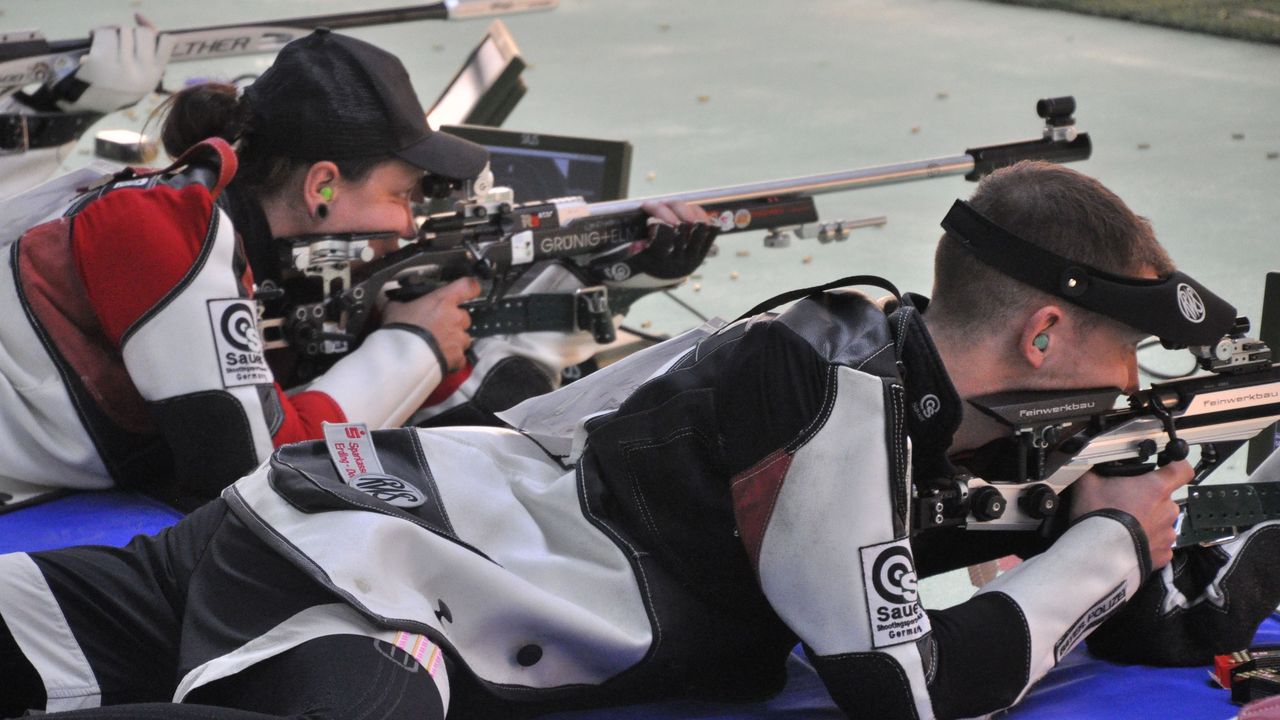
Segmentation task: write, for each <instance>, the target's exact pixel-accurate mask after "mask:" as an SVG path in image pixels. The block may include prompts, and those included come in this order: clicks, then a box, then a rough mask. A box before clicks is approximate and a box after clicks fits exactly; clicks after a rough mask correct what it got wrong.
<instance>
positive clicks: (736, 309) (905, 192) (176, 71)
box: [0, 0, 1280, 367]
mask: <svg viewBox="0 0 1280 720" xmlns="http://www.w3.org/2000/svg"><path fill="white" fill-rule="evenodd" d="M395 4H405V3H395V2H394V0H381V2H375V1H374V0H370V2H369V3H368V4H367V5H365V7H380V6H387V5H395ZM361 5H363V4H362V3H356V2H354V1H353V0H346V1H340V0H305V2H304V1H302V0H287V1H285V0H276V1H275V2H262V1H260V0H252V1H250V0H223V1H222V2H219V3H202V2H194V1H192V0H131V1H130V0H94V1H93V2H88V1H87V0H5V1H3V2H0V11H3V14H2V15H0V31H4V30H16V29H26V28H34V27H38V28H40V29H42V30H44V31H45V33H46V35H48V36H49V37H51V38H56V39H64V38H70V37H77V36H82V35H84V34H85V33H86V32H87V31H88V29H89V28H90V27H92V26H93V25H95V24H101V23H110V22H122V21H125V20H127V18H128V17H129V16H130V15H131V13H133V12H135V11H140V12H143V13H145V14H146V15H148V16H149V17H150V18H151V19H152V20H153V21H154V22H155V24H156V25H157V26H159V27H161V28H182V27H191V26H198V25H206V24H221V23H228V22H233V21H242V20H249V19H258V20H264V19H270V18H281V17H293V16H298V15H304V14H312V13H325V12H339V11H344V10H351V9H355V8H357V7H359V6H361ZM507 24H508V26H509V27H510V29H511V32H512V34H513V35H514V36H515V38H516V40H517V41H518V43H519V44H520V46H521V48H522V50H523V52H524V56H525V57H526V58H527V60H528V61H529V62H530V64H531V68H530V69H529V70H528V71H527V72H526V75H525V78H526V81H527V83H528V85H529V93H528V95H527V96H526V97H525V99H524V100H523V101H522V103H521V104H520V106H519V107H518V108H517V109H516V111H515V112H514V114H513V115H512V116H511V118H510V119H509V120H508V122H507V123H506V126H507V127H508V128H511V129H517V130H529V131H540V132H555V133H562V134H581V135H594V136H602V137H611V138H623V139H628V140H630V141H631V142H632V143H634V144H635V154H634V163H633V171H632V177H631V187H632V194H633V195H636V196H639V195H650V194H657V193H668V192H675V191H680V190H689V189H695V188H702V187H709V186H715V185H723V184H730V183H740V182H746V181H752V180H764V179H770V178H780V177H787V176H794V175H802V174H808V173H817V172H823V171H832V170H839V169H849V168H857V167H864V166H871V165H880V164H887V163H895V162H903V161H907V160H916V159H923V158H929V157H936V156H947V155H954V154H958V153H961V152H963V151H964V150H965V148H967V147H972V146H977V145H984V144H990V143H995V142H999V141H1005V140H1012V139H1021V138H1025V137H1030V136H1033V135H1036V134H1038V133H1039V130H1040V124H1039V120H1038V118H1036V117H1035V114H1034V112H1033V108H1034V104H1035V101H1036V100H1037V99H1038V98H1041V97H1046V96H1054V95H1063V94H1074V95H1075V96H1076V97H1077V99H1078V101H1079V111H1078V113H1077V118H1078V120H1079V123H1080V126H1081V127H1082V128H1084V129H1086V130H1088V131H1089V132H1090V133H1091V134H1092V136H1093V139H1094V147H1095V153H1094V158H1093V159H1091V160H1089V161H1088V162H1086V163H1081V164H1079V165H1077V167H1078V168H1079V169H1080V170H1082V171H1085V172H1088V173H1090V174H1092V175H1094V176H1096V177H1098V178H1100V179H1101V180H1102V181H1103V182H1105V183H1107V184H1108V185H1109V186H1110V187H1111V188H1112V189H1114V190H1115V191H1117V192H1118V193H1119V194H1120V195H1121V196H1122V197H1124V198H1126V199H1127V200H1128V201H1129V203H1130V204H1131V205H1132V206H1133V208H1134V209H1135V210H1136V211H1138V212H1139V213H1141V214H1143V215H1145V216H1147V217H1149V218H1151V221H1152V222H1153V223H1154V225H1155V228H1156V230H1157V232H1158V233H1159V235H1160V237H1161V238H1162V239H1163V241H1164V243H1165V244H1166V245H1167V246H1168V247H1169V249H1170V251H1171V252H1172V254H1173V256H1174V258H1175V259H1176V260H1177V261H1178V262H1179V264H1180V265H1181V266H1182V267H1183V268H1184V269H1186V270H1188V271H1190V272H1191V273H1192V274H1193V275H1194V276H1196V277H1197V278H1199V279H1200V280H1201V281H1203V282H1204V283H1206V284H1207V285H1208V286H1209V287H1211V288H1214V289H1216V290H1217V291H1218V292H1219V293H1221V294H1223V295H1225V296H1226V297H1227V298H1228V299H1230V300H1231V301H1233V302H1234V303H1236V304H1237V306H1238V308H1239V309H1240V311H1241V312H1242V313H1244V314H1247V315H1251V316H1254V318H1255V320H1256V316H1257V313H1258V310H1259V307H1260V303H1261V293H1262V279H1263V274H1264V272H1265V271H1267V270H1280V158H1277V155H1280V122H1278V121H1277V118H1280V47H1278V46H1276V45H1267V44H1255V43H1248V42H1243V41H1237V40H1228V39H1222V38H1217V37H1210V36H1206V35H1199V34H1193V33H1187V32H1181V31H1177V30H1170V29H1165V28H1159V27H1151V26H1144V25H1138V24H1133V23H1129V22H1124V21H1120V20H1109V19H1103V18H1098V17H1090V16H1084V15H1075V14H1068V13H1064V12H1058V11H1052V10H1040V9H1031V8H1025V7H1017V6H1011V5H1004V4H995V3H987V2H976V1H966V0H789V1H788V2H776V1H775V2H761V1H760V0H697V1H696V2H679V1H677V0H631V1H629V2H624V1H623V0H562V2H561V7H560V9H559V10H557V11H555V12H553V13H547V14H540V15H527V16H518V17H512V18H509V19H508V20H507ZM483 31H484V24H483V23H475V22H472V23H450V24H444V23H428V22H424V23H418V24H414V25H402V26H394V27H382V28H375V29H368V30H364V31H359V32H356V33H355V34H358V35H360V36H362V37H364V38H366V39H369V40H371V41H374V42H376V43H379V44H381V45H383V46H384V47H386V48H388V49H389V50H392V51H394V52H396V53H397V54H399V55H400V56H401V57H402V58H403V59H404V60H405V62H406V64H407V65H408V66H409V69H410V72H411V74H412V75H413V76H414V78H415V81H416V84H417V87H418V91H419V94H420V96H421V97H422V98H424V99H425V100H427V101H428V102H429V101H430V100H431V99H433V98H434V97H435V96H436V94H437V93H438V92H439V90H440V88H441V87H442V85H443V83H444V82H445V81H446V80H447V79H448V78H449V77H451V75H452V73H453V72H454V70H455V69H456V68H457V66H458V65H459V63H461V61H462V60H463V58H464V57H465V54H466V53H467V51H468V50H469V49H470V48H471V47H472V46H473V45H474V44H475V43H476V42H477V41H478V39H479V38H480V36H481V35H482V33H483ZM269 62H270V59H269V58H252V59H240V60H227V61H222V62H219V63H217V64H210V65H204V66H198V65H195V64H182V65H177V64H175V65H173V66H171V69H170V72H169V75H168V84H169V85H171V86H176V85H180V84H181V83H182V82H183V81H184V80H185V79H186V78H189V77H193V76H211V75H221V76H223V77H231V76H234V75H238V74H240V73H242V72H247V71H251V70H253V69H255V68H257V69H261V68H264V67H266V65H267V64H269ZM127 124H135V125H136V124H138V121H137V120H136V119H130V118H127V117H123V116H114V117H112V118H109V119H108V120H105V121H104V122H103V125H101V126H100V127H107V126H110V125H127ZM85 157H87V156H84V155H81V156H77V158H78V159H84V158H85ZM73 159H75V158H73ZM970 191H971V186H970V185H969V184H967V183H965V182H964V181H963V180H961V179H959V178H950V179H939V180H930V181H924V182H918V183H912V184H907V185H898V186H893V187H888V188H880V189H873V190H866V191H859V192H854V193H846V194H842V195H832V196H827V197H825V198H823V199H821V200H820V202H819V206H820V208H821V209H822V211H823V214H824V217H825V218H826V219H835V218H844V219H852V218H858V217H864V216H868V215H887V216H888V218H889V223H888V225H887V226H885V227H884V228H881V229H870V230H860V231H857V232H855V233H854V235H853V238H852V239H851V240H849V241H848V242H845V243H840V244H832V245H818V244H816V243H815V242H814V241H807V242H801V243H798V244H796V245H793V246H792V247H791V248H790V249H787V250H766V249H765V248H763V247H762V246H761V243H760V239H759V238H758V237H743V236H734V237H733V238H727V239H726V240H725V241H724V242H723V249H722V252H721V253H720V255H719V256H718V257H716V258H714V259H712V260H710V261H708V263H707V264H706V265H705V266H704V268H703V270H702V272H701V273H700V275H701V277H700V278H698V279H697V280H696V281H695V282H694V283H690V284H689V285H687V286H685V287H683V288H681V289H680V290H678V291H677V294H678V295H679V297H681V298H682V299H684V300H685V301H687V302H689V303H690V304H692V305H694V306H696V307H697V308H699V309H700V310H701V311H702V312H704V313H707V314H718V315H721V316H725V317H733V316H736V315H737V314H738V313H740V312H742V311H743V310H745V309H746V308H748V307H750V306H751V305H753V304H754V303H755V301H756V300H758V299H760V298H763V297H765V296H767V295H770V294H773V293H775V292H778V291H780V290H783V289H787V288H791V287H796V286H800V285H811V284H817V283H819V282H822V281H825V280H828V279H831V278H834V277H837V276H839V275H844V274H852V273H855V272H857V273H875V274H881V275H884V276H886V277H889V278H891V279H893V280H895V281H896V282H897V283H898V285H899V287H902V288H904V289H913V290H918V291H922V292H927V291H928V282H929V277H930V264H931V259H932V248H933V244H934V242H935V241H936V239H937V236H938V235H939V233H940V230H939V228H938V221H939V220H940V219H941V217H942V215H943V213H944V212H945V211H946V209H947V207H949V205H950V203H951V201H952V200H953V199H954V198H956V197H961V196H965V195H967V194H968V193H969V192H970ZM735 277H736V279H733V278H735ZM630 322H632V323H634V324H636V325H642V324H647V325H648V327H649V329H651V330H653V331H674V330H678V329H681V328H684V327H687V326H689V325H690V324H691V323H692V322H694V318H693V316H692V315H690V314H689V313H688V312H687V311H685V310H683V309H681V308H680V307H678V306H677V305H676V304H675V303H673V302H672V301H671V300H669V299H667V298H663V297H655V298H651V299H647V300H645V301H643V302H642V303H641V304H639V305H637V307H636V309H635V312H634V313H633V316H632V318H631V320H630ZM1149 362H1152V363H1155V364H1162V365H1163V366H1168V367H1172V366H1178V365H1183V364H1184V363H1183V362H1182V360H1181V358H1151V359H1149Z"/></svg>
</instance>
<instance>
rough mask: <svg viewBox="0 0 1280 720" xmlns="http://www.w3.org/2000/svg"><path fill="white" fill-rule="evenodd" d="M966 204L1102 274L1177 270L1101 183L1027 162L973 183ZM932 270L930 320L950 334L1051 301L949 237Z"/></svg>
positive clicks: (1144, 225)
mask: <svg viewBox="0 0 1280 720" xmlns="http://www.w3.org/2000/svg"><path fill="white" fill-rule="evenodd" d="M969 204H970V205H971V206H973V208H974V209H975V210H977V211H978V212H979V213H981V214H982V215H984V216H985V217H987V218H988V219H989V220H991V221H992V222H994V223H996V224H997V225H999V226H1001V227H1003V228H1004V229H1006V230H1008V231H1009V232H1012V233H1014V234H1015V235H1017V236H1019V237H1021V238H1022V239H1024V240H1026V241H1027V242H1030V243H1034V244H1036V245H1039V246H1041V247H1043V248H1045V249H1047V250H1050V251H1052V252H1054V253H1057V254H1058V255H1061V256H1063V257H1065V258H1068V259H1071V260H1075V261H1076V262H1080V263H1085V264H1087V265H1091V266H1093V267H1095V268H1097V269H1099V270H1103V271H1106V272H1109V273H1113V274H1116V275H1127V276H1136V275H1139V274H1142V273H1144V272H1154V273H1155V274H1156V275H1159V276H1165V275H1168V274H1169V273H1171V272H1173V270H1174V265H1173V261H1172V260H1171V259H1170V258H1169V254H1168V253H1166V252H1165V250H1164V248H1163V247H1161V246H1160V243H1159V242H1157V241H1156V237H1155V233H1154V232H1153V231H1152V229H1151V224H1150V223H1148V222H1147V220H1146V219H1145V218H1142V217H1139V216H1137V215H1135V214H1134V212H1133V211H1132V210H1130V209H1129V206H1128V205H1125V203H1124V201H1123V200H1121V199H1120V198H1119V197H1117V196H1116V194H1115V193H1113V192H1111V191H1110V190H1108V189H1107V188H1106V187H1104V186H1103V185H1102V183H1100V182H1098V181H1097V180H1095V179H1093V178H1091V177H1088V176H1087V175H1082V174H1081V173H1078V172H1076V171H1074V170H1070V169H1067V168H1065V167H1062V166H1061V165H1054V164H1052V163H1047V162H1040V161H1025V162H1020V163H1018V164H1016V165H1013V166H1011V167H1007V168H1003V169H1000V170H997V171H995V172H993V173H991V174H990V175H988V176H987V177H986V178H984V179H983V180H982V181H981V182H980V183H978V189H977V190H976V191H974V193H973V197H972V198H970V199H969ZM933 271H934V272H933V278H934V280H933V283H934V284H933V298H932V303H931V305H930V307H929V316H930V318H931V319H932V320H933V321H934V322H935V323H937V324H938V325H940V326H944V327H946V328H947V329H948V330H949V331H951V332H961V333H965V334H974V335H983V334H987V333H989V332H990V331H991V330H993V329H995V328H998V327H1003V326H1005V325H1007V324H1008V323H1009V322H1010V321H1011V320H1012V319H1013V318H1014V317H1015V316H1016V315H1017V314H1018V313H1019V312H1020V311H1023V310H1024V309H1027V308H1029V307H1031V306H1032V305H1035V304H1044V303H1050V302H1055V301H1056V300H1054V299H1051V298H1050V296H1049V295H1046V294H1045V293H1043V292H1041V291H1039V290H1036V289H1034V288H1032V287H1031V286H1029V285H1025V284H1023V283H1021V282H1019V281H1017V280H1014V279H1013V278H1010V277H1008V276H1006V275H1003V274H1001V273H1000V272H998V271H997V270H995V269H994V268H992V267H991V266H989V265H986V264H984V263H982V262H981V261H979V260H978V259H977V258H976V257H975V256H974V255H973V254H971V253H970V252H969V251H968V250H966V249H965V247H964V246H963V245H962V244H961V243H960V242H959V241H958V240H956V239H955V238H954V237H952V236H951V235H950V234H946V233H944V234H943V236H942V239H941V240H939V241H938V249H937V252H936V253H935V255H934V268H933ZM1056 302H1062V303H1065V304H1067V305H1068V306H1069V307H1071V308H1072V309H1074V310H1076V311H1078V312H1080V313H1083V314H1085V316H1086V317H1088V318H1089V319H1091V320H1092V319H1096V317H1095V316H1094V313H1090V312H1088V311H1086V310H1083V309H1080V308H1076V307H1075V306H1073V305H1070V304H1069V303H1066V301H1056Z"/></svg>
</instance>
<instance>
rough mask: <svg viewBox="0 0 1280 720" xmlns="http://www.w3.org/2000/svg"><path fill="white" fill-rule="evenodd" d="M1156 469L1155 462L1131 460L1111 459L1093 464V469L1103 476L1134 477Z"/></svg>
mask: <svg viewBox="0 0 1280 720" xmlns="http://www.w3.org/2000/svg"><path fill="white" fill-rule="evenodd" d="M1155 469H1156V465H1155V463H1149V462H1143V461H1141V460H1138V459H1136V458H1134V459H1132V460H1113V461H1111V462H1105V463H1099V464H1098V465H1094V466H1093V471H1094V472H1096V473H1098V474H1099V475H1101V476H1103V477H1136V476H1138V475H1146V474H1147V473H1149V472H1152V471H1154V470H1155Z"/></svg>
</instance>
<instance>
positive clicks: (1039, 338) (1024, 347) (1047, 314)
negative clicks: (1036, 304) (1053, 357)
mask: <svg viewBox="0 0 1280 720" xmlns="http://www.w3.org/2000/svg"><path fill="white" fill-rule="evenodd" d="M1064 317H1065V313H1064V312H1063V310H1062V308H1061V307H1058V306H1057V305H1043V306H1041V307H1040V308H1039V309H1037V310H1036V311H1035V312H1033V313H1031V314H1030V315H1028V316H1027V319H1026V320H1025V321H1023V323H1022V327H1021V328H1020V329H1019V331H1018V357H1019V359H1021V360H1022V361H1023V362H1025V363H1027V364H1028V365H1030V366H1031V367H1032V368H1033V369H1036V370H1039V369H1040V367H1041V366H1042V365H1044V362H1045V360H1046V359H1047V358H1048V357H1049V354H1050V353H1052V352H1054V348H1055V345H1054V336H1055V335H1057V334H1059V333H1057V332H1056V330H1061V329H1062V328H1061V326H1060V325H1059V323H1061V322H1062V319H1063V318H1064ZM1061 342H1062V339H1061V338H1059V344H1061Z"/></svg>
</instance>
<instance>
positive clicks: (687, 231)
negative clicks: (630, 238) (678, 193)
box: [588, 218, 720, 283]
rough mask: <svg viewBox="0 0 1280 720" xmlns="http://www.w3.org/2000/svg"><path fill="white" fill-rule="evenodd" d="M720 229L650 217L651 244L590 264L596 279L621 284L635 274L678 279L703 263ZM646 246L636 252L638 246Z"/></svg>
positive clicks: (616, 252)
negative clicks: (669, 222) (671, 222)
mask: <svg viewBox="0 0 1280 720" xmlns="http://www.w3.org/2000/svg"><path fill="white" fill-rule="evenodd" d="M719 233H720V228H718V227H715V226H713V225H708V224H707V223H680V224H679V225H675V226H672V225H668V224H667V223H664V222H662V221H661V220H658V219H657V218H649V241H648V243H647V244H641V243H633V244H632V245H629V246H623V247H620V248H618V249H617V250H613V251H611V252H608V253H604V254H603V255H599V256H597V257H596V258H595V259H593V260H592V261H591V263H590V264H589V265H588V269H589V271H590V272H591V275H592V277H593V278H595V279H597V280H599V281H601V282H615V283H620V282H624V281H626V280H629V279H631V278H632V277H633V276H635V275H649V276H651V277H655V278H658V279H659V280H679V279H680V278H683V277H686V276H687V275H689V274H690V273H692V272H693V271H694V270H696V269H697V268H698V266H699V265H701V264H702V261H703V259H704V258H706V256H707V252H708V251H709V250H710V249H711V243H713V242H715V239H716V235H718V234H719ZM638 245H639V246H641V247H643V249H641V250H640V251H639V252H636V250H635V248H636V247H637V246H638Z"/></svg>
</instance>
